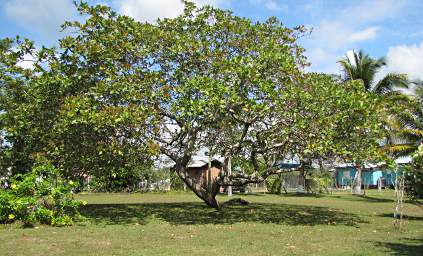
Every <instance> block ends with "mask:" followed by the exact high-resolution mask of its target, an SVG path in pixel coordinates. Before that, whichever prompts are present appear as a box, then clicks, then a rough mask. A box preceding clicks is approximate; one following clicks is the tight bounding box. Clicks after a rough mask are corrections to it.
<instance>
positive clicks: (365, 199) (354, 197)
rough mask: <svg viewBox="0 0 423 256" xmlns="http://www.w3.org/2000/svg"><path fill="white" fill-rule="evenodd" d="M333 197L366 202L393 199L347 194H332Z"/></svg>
mask: <svg viewBox="0 0 423 256" xmlns="http://www.w3.org/2000/svg"><path fill="white" fill-rule="evenodd" d="M331 197H333V198H339V199H342V200H347V201H353V202H366V203H393V202H394V200H393V199H388V198H378V197H371V196H365V195H349V196H339V195H332V196H331Z"/></svg>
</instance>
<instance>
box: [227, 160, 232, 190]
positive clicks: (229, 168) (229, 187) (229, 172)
mask: <svg viewBox="0 0 423 256" xmlns="http://www.w3.org/2000/svg"><path fill="white" fill-rule="evenodd" d="M230 175H232V161H231V156H229V159H228V176H230ZM228 196H232V186H228Z"/></svg>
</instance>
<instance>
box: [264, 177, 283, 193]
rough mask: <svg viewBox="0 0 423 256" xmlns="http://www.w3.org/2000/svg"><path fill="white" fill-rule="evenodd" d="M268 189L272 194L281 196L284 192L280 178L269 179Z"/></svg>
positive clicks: (267, 180) (267, 181)
mask: <svg viewBox="0 0 423 256" xmlns="http://www.w3.org/2000/svg"><path fill="white" fill-rule="evenodd" d="M266 187H267V191H268V192H269V193H270V194H280V193H281V192H282V179H281V178H280V177H272V178H267V179H266Z"/></svg>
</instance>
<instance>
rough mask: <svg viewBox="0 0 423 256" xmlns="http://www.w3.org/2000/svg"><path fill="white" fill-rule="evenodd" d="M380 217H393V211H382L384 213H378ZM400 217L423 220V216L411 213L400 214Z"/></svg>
mask: <svg viewBox="0 0 423 256" xmlns="http://www.w3.org/2000/svg"><path fill="white" fill-rule="evenodd" d="M379 216H380V217H385V218H392V219H393V218H394V213H384V214H379ZM402 217H403V218H404V219H406V220H423V216H411V215H406V214H404V215H402ZM422 255H423V251H422Z"/></svg>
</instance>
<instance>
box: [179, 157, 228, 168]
mask: <svg viewBox="0 0 423 256" xmlns="http://www.w3.org/2000/svg"><path fill="white" fill-rule="evenodd" d="M211 162H212V164H215V165H216V164H217V165H222V164H223V163H222V162H221V161H219V160H218V159H213V160H212V161H211ZM208 164H209V161H208V160H205V159H193V160H191V162H190V163H189V164H188V166H187V167H188V168H199V167H203V166H207V165H208Z"/></svg>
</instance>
